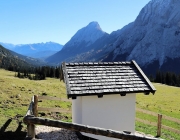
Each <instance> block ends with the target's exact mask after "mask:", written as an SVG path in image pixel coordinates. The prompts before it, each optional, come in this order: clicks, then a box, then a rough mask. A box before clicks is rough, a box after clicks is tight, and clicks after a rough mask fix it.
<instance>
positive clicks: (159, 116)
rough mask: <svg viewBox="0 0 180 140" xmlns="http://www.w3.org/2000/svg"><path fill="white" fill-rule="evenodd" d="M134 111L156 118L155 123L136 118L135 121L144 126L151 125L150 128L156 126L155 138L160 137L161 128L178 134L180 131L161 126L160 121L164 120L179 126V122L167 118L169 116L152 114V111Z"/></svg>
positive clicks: (137, 109)
mask: <svg viewBox="0 0 180 140" xmlns="http://www.w3.org/2000/svg"><path fill="white" fill-rule="evenodd" d="M136 111H138V112H142V113H144V114H148V115H152V116H155V117H157V122H150V121H148V120H143V119H140V118H136V121H138V122H142V123H144V124H148V125H152V126H157V136H158V137H160V136H161V129H162V128H163V129H166V130H169V131H171V132H174V133H177V134H180V130H177V129H174V128H171V127H169V126H166V125H162V119H166V120H169V121H172V122H175V123H178V124H180V120H179V119H176V118H172V117H169V116H165V115H162V114H158V113H155V112H152V111H148V110H144V109H140V108H136Z"/></svg>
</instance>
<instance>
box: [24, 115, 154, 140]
mask: <svg viewBox="0 0 180 140" xmlns="http://www.w3.org/2000/svg"><path fill="white" fill-rule="evenodd" d="M23 121H24V123H26V124H38V125H46V126H52V127H59V128H65V129H68V130H72V131H80V132H85V133H91V134H95V135H102V136H106V137H112V138H118V139H122V140H156V138H150V137H144V136H137V135H134V134H131V133H127V132H122V131H115V130H110V129H104V128H98V127H93V126H87V125H82V124H74V123H68V122H62V121H56V120H50V119H44V118H40V117H33V116H26V117H24V119H23Z"/></svg>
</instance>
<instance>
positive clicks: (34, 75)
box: [15, 66, 60, 80]
mask: <svg viewBox="0 0 180 140" xmlns="http://www.w3.org/2000/svg"><path fill="white" fill-rule="evenodd" d="M15 76H16V77H19V78H29V79H30V80H45V79H46V77H50V78H59V77H60V67H50V66H42V67H31V68H29V69H20V70H17V72H15Z"/></svg>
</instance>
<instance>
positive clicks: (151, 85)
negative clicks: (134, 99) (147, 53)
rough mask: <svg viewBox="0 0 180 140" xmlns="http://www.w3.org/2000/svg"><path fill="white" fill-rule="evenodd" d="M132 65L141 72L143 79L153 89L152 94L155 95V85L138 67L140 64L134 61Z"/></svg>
mask: <svg viewBox="0 0 180 140" xmlns="http://www.w3.org/2000/svg"><path fill="white" fill-rule="evenodd" d="M132 63H133V64H134V66H135V67H136V68H137V69H138V71H139V72H140V74H141V75H142V77H143V78H144V79H145V80H146V82H147V83H148V84H149V86H150V88H151V89H152V91H151V92H152V93H153V94H154V93H155V91H156V89H155V87H154V86H153V84H152V83H151V82H150V81H149V79H148V78H147V76H146V75H145V74H144V72H143V71H142V70H141V68H140V67H139V66H138V64H137V63H136V62H135V61H134V60H132Z"/></svg>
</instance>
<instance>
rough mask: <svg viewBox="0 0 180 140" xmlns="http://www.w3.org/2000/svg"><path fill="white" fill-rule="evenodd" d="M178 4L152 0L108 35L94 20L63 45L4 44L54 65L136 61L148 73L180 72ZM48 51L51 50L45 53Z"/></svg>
mask: <svg viewBox="0 0 180 140" xmlns="http://www.w3.org/2000/svg"><path fill="white" fill-rule="evenodd" d="M179 7H180V0H151V1H150V2H149V3H148V4H147V5H145V7H143V8H142V10H141V11H140V13H139V15H138V16H137V18H136V19H135V21H134V22H132V23H129V24H128V25H126V26H124V27H123V28H122V29H119V30H117V31H114V32H112V33H111V34H108V33H106V32H105V31H103V30H102V29H101V27H100V25H99V24H98V22H96V21H93V22H90V23H89V24H88V25H87V26H85V27H83V28H82V29H80V30H78V31H77V32H76V33H75V35H74V36H73V37H72V38H71V39H70V40H69V41H68V42H67V43H66V44H65V45H64V46H63V47H62V45H60V44H57V43H52V42H49V43H39V44H28V45H19V46H15V47H14V46H13V45H12V44H4V46H6V47H7V48H8V47H9V49H11V50H13V51H16V52H18V53H21V54H23V55H27V56H32V57H36V56H38V58H39V57H43V58H44V60H45V61H46V62H48V63H50V64H54V65H59V64H61V63H62V62H63V61H65V62H89V61H92V62H93V61H94V62H95V61H131V60H135V61H136V62H137V63H138V64H139V65H140V67H141V68H142V69H143V70H144V72H145V73H146V74H148V75H149V74H153V75H154V74H155V73H156V71H157V70H161V71H171V72H176V73H178V74H179V73H180V8H179ZM2 45H3V44H2ZM42 48H43V49H45V50H43V49H42ZM55 48H56V49H55ZM47 51H48V52H52V53H51V54H46V52H47ZM43 55H44V56H43ZM50 55H51V56H50ZM47 56H49V57H47Z"/></svg>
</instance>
